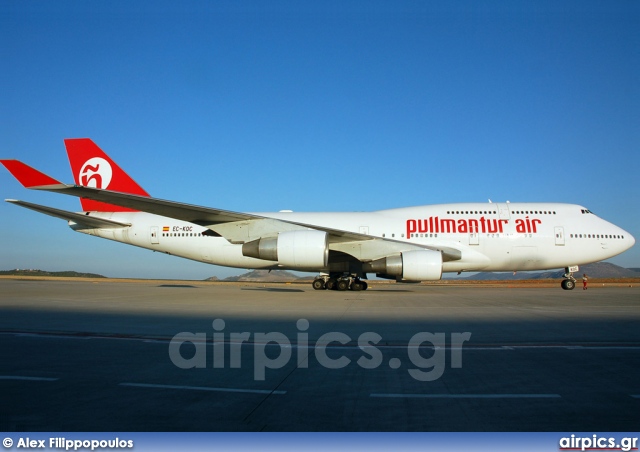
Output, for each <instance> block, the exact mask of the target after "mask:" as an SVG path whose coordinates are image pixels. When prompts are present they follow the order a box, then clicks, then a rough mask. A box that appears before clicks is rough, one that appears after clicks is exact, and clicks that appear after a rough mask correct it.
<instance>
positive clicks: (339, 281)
mask: <svg viewBox="0 0 640 452" xmlns="http://www.w3.org/2000/svg"><path fill="white" fill-rule="evenodd" d="M311 285H312V286H313V288H314V289H315V290H325V289H326V290H367V288H368V287H369V286H368V284H367V283H366V281H363V280H361V279H360V278H359V277H357V276H353V275H341V274H331V275H320V276H318V277H317V278H316V279H314V280H313V283H311Z"/></svg>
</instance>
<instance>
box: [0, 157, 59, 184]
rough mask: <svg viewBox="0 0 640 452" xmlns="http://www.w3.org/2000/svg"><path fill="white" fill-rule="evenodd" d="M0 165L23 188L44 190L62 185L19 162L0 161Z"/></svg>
mask: <svg viewBox="0 0 640 452" xmlns="http://www.w3.org/2000/svg"><path fill="white" fill-rule="evenodd" d="M0 163H2V164H3V165H4V166H5V168H7V169H8V170H9V172H10V173H11V174H12V175H13V177H15V178H16V179H18V182H20V183H21V184H22V185H23V186H24V187H25V188H34V189H46V188H49V187H52V186H56V185H62V184H61V183H60V182H59V181H57V180H55V179H54V178H53V177H50V176H47V175H46V174H44V173H41V172H40V171H38V170H37V169H35V168H32V167H30V166H29V165H26V164H24V163H22V162H21V161H20V160H0Z"/></svg>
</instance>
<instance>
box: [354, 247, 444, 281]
mask: <svg viewBox="0 0 640 452" xmlns="http://www.w3.org/2000/svg"><path fill="white" fill-rule="evenodd" d="M363 270H364V271H365V272H375V273H377V275H378V276H379V277H382V278H384V277H387V278H389V277H392V279H396V278H400V279H403V280H406V281H437V280H439V279H440V278H441V277H442V253H441V252H440V251H433V250H415V251H405V252H404V253H401V254H399V255H395V256H387V257H383V258H382V259H377V260H375V261H372V262H369V263H366V264H364V266H363Z"/></svg>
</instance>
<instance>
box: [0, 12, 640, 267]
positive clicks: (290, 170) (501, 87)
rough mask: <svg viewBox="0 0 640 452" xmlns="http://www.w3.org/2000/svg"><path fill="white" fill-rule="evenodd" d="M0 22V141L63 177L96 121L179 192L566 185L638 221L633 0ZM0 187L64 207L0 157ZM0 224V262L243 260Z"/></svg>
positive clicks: (362, 201)
mask: <svg viewBox="0 0 640 452" xmlns="http://www.w3.org/2000/svg"><path fill="white" fill-rule="evenodd" d="M0 39H1V40H2V46H1V47H0V52H1V56H2V58H1V59H0V61H1V62H2V63H1V64H2V71H0V82H1V83H0V85H1V87H0V89H1V90H2V96H1V99H2V101H1V102H0V115H1V116H0V118H1V121H0V128H1V133H0V156H1V157H2V158H19V159H21V160H23V161H25V162H26V163H28V164H31V165H33V166H35V167H37V168H39V169H41V170H43V171H45V172H47V173H49V174H51V175H52V176H54V177H56V178H58V179H61V180H63V181H67V182H69V181H72V177H71V174H70V170H69V164H68V161H67V159H66V154H65V150H64V145H63V141H62V140H63V139H64V138H71V137H90V138H92V139H94V141H96V142H97V143H98V145H99V146H101V147H102V148H103V149H104V150H105V151H106V152H107V153H109V154H110V155H111V157H112V158H114V159H115V160H116V161H117V162H118V163H119V164H120V165H121V166H122V167H124V168H125V169H126V170H127V171H128V172H129V174H131V175H132V176H133V177H134V178H135V179H136V180H137V181H138V182H139V183H140V184H141V185H142V186H143V187H144V188H145V189H146V190H147V191H149V192H150V193H151V194H152V195H153V196H157V197H161V198H166V199H173V200H177V201H184V202H189V203H193V204H201V205H206V206H214V207H220V208H225V209H229V210H239V211H272V210H281V209H292V210H296V211H315V210H322V211H325V210H336V211H349V210H378V209H386V208H392V207H401V206H411V205H421V204H431V203H446V202H464V201H470V202H484V201H486V200H487V199H488V198H491V199H492V200H494V201H505V200H510V201H512V202H516V201H522V202H526V201H552V202H570V203H578V204H582V205H586V206H587V207H588V208H590V209H591V210H592V211H594V212H595V213H597V214H598V215H600V216H601V217H603V218H605V219H607V220H609V221H611V222H613V223H615V224H617V225H619V226H621V227H623V228H624V229H626V230H627V231H629V232H631V233H632V234H633V235H634V236H635V237H636V238H638V237H640V226H639V224H640V214H639V213H638V210H639V207H640V205H639V204H640V203H639V199H638V182H637V180H638V168H640V157H639V155H640V152H639V151H640V149H639V145H640V3H638V2H636V1H613V2H604V1H597V2H593V1H582V0H581V1H563V2H557V1H531V2H528V1H518V2H512V1H495V2H491V1H487V2H483V1H461V2H449V1H444V2H437V1H434V2H422V1H420V2H418V1H416V2H410V1H398V2H395V1H394V2H377V1H350V2H341V1H340V2H338V1H335V2H334V1H328V2H313V3H312V2H294V1H290V2H289V1H274V2H263V1H255V2H236V1H233V2H231V1H229V2H222V1H220V2H190V1H187V2H155V1H154V2H145V1H141V2H124V1H110V2H80V1H72V2H69V1H56V2H46V1H38V2H33V1H20V2H2V3H0ZM0 195H1V197H2V198H17V199H24V200H27V201H32V202H36V203H42V204H47V205H53V206H56V207H60V208H64V209H69V210H79V204H78V203H77V200H76V199H73V198H68V197H61V196H56V195H55V194H51V193H37V192H29V191H26V190H24V189H23V188H22V187H21V186H19V184H18V183H17V182H16V181H15V180H14V179H13V178H12V177H11V176H10V175H9V174H8V173H7V172H6V171H4V170H3V171H0ZM0 231H1V233H0V250H1V254H0V269H8V268H16V267H19V268H42V269H48V270H66V269H75V270H85V271H92V272H97V273H102V274H105V275H107V276H112V277H179V278H193V279H201V278H204V277H207V276H211V275H214V274H215V275H219V276H228V275H231V274H239V273H242V271H241V270H230V269H222V268H219V267H211V266H208V265H205V264H200V263H195V262H190V261H186V260H182V259H178V258H172V257H168V256H164V255H160V254H158V253H151V252H149V251H146V250H140V249H136V248H133V247H129V246H126V245H121V244H118V243H113V242H108V241H105V240H99V239H95V238H91V237H85V236H83V235H81V234H75V233H73V232H72V231H71V230H70V229H69V228H68V227H67V226H66V224H65V223H64V222H63V221H61V220H56V219H54V218H49V217H45V216H42V215H39V214H37V213H35V212H31V211H27V210H24V209H20V208H18V207H15V206H12V205H9V204H7V203H0ZM611 261H612V262H614V263H617V264H619V265H624V266H635V267H640V247H639V246H636V247H635V248H634V249H632V250H630V251H628V252H627V253H625V254H623V255H621V256H619V257H617V258H614V259H612V260H611Z"/></svg>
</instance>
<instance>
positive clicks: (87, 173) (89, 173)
mask: <svg viewBox="0 0 640 452" xmlns="http://www.w3.org/2000/svg"><path fill="white" fill-rule="evenodd" d="M64 144H65V146H66V148H67V155H68V156H69V163H71V171H72V172H73V178H74V180H75V182H76V185H83V186H85V187H93V188H101V189H104V190H107V189H108V190H112V191H119V192H123V193H130V194H133V195H140V196H149V193H147V192H146V191H145V190H144V189H143V188H142V187H141V186H140V185H138V184H137V182H136V181H134V180H133V179H132V178H131V177H130V176H129V175H128V174H127V173H125V172H124V170H123V169H122V168H120V167H119V166H118V165H117V164H116V163H115V162H114V161H113V160H111V158H110V157H109V156H108V155H107V154H105V153H104V152H103V151H102V149H100V148H99V147H98V146H97V145H96V144H95V143H94V142H93V141H92V140H90V139H89V138H73V139H67V140H64ZM80 202H81V203H82V210H85V211H98V212H134V210H132V209H128V208H126V207H120V206H114V205H112V204H107V203H104V202H99V201H92V200H90V199H86V198H80Z"/></svg>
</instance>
